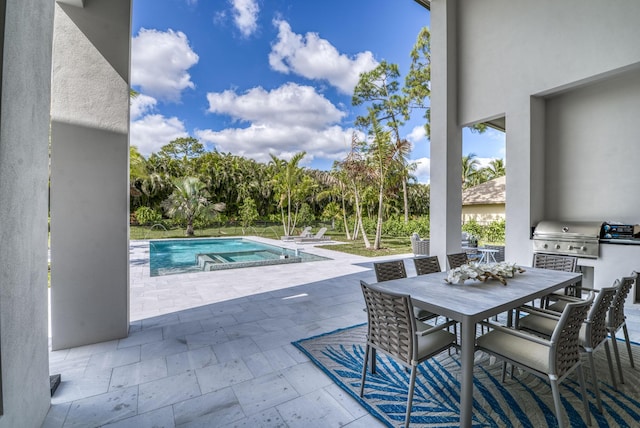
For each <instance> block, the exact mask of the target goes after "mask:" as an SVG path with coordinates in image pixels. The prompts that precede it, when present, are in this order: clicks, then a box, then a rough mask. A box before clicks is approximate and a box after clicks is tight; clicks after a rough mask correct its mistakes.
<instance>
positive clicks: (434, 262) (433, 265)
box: [413, 256, 442, 275]
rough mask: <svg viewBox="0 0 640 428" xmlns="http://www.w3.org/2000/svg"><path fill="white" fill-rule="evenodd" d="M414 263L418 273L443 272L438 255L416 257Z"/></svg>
mask: <svg viewBox="0 0 640 428" xmlns="http://www.w3.org/2000/svg"><path fill="white" fill-rule="evenodd" d="M413 264H414V265H415V267H416V273H417V274H418V275H427V274H429V273H436V272H441V271H442V269H440V261H439V260H438V256H429V257H415V258H414V259H413Z"/></svg>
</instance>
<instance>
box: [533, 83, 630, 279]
mask: <svg viewBox="0 0 640 428" xmlns="http://www.w3.org/2000/svg"><path fill="white" fill-rule="evenodd" d="M639 117H640V71H636V72H628V73H625V74H623V75H621V76H619V77H615V78H612V79H608V80H606V81H603V82H601V83H598V84H593V85H590V86H586V87H581V88H578V89H575V90H573V91H570V92H567V93H563V94H561V95H558V96H556V97H553V98H550V99H548V100H547V103H546V122H547V127H546V141H547V146H548V150H547V153H546V157H545V160H546V162H545V164H546V176H547V180H548V183H549V184H548V186H547V191H546V194H545V196H546V197H545V206H546V207H547V209H546V214H547V216H548V217H549V218H558V219H577V220H597V221H620V222H623V223H630V224H636V223H640V198H638V194H639V193H640V192H639V189H638V186H639V185H640V165H639V161H640V143H639V133H638V118H639ZM638 266H639V267H640V262H639V263H638Z"/></svg>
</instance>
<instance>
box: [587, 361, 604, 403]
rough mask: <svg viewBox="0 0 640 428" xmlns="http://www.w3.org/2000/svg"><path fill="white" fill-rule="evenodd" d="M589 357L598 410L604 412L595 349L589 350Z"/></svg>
mask: <svg viewBox="0 0 640 428" xmlns="http://www.w3.org/2000/svg"><path fill="white" fill-rule="evenodd" d="M587 358H588V359H589V367H590V368H591V383H592V384H593V389H594V391H595V393H596V403H597V404H598V411H599V412H600V413H602V400H601V399H600V387H599V385H598V377H597V376H596V363H595V361H593V350H589V351H587ZM585 399H586V397H585Z"/></svg>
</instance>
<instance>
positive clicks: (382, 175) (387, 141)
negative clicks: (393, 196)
mask: <svg viewBox="0 0 640 428" xmlns="http://www.w3.org/2000/svg"><path fill="white" fill-rule="evenodd" d="M372 115H373V113H372ZM371 137H372V141H371V144H370V145H369V150H368V152H369V156H370V157H369V160H370V162H371V165H372V169H373V170H374V171H375V178H376V181H377V187H378V221H377V222H376V237H375V240H374V241H373V249H374V250H379V249H380V241H381V238H382V223H383V217H384V211H383V210H384V194H385V185H386V183H387V179H388V172H389V170H390V168H391V166H392V164H393V161H394V158H395V157H396V155H397V154H398V151H397V150H396V148H395V147H394V146H393V144H391V133H390V132H389V131H384V130H383V129H382V126H380V124H379V123H378V121H377V119H376V118H375V117H373V116H372V118H371Z"/></svg>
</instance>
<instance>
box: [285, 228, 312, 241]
mask: <svg viewBox="0 0 640 428" xmlns="http://www.w3.org/2000/svg"><path fill="white" fill-rule="evenodd" d="M310 236H311V226H307V227H305V228H304V229H302V232H300V235H297V236H294V235H285V236H281V237H280V239H281V240H283V241H293V240H294V239H295V238H308V237H310Z"/></svg>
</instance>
